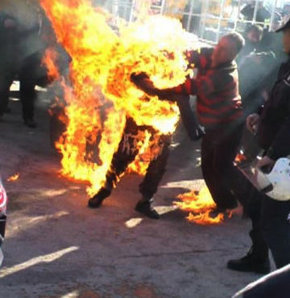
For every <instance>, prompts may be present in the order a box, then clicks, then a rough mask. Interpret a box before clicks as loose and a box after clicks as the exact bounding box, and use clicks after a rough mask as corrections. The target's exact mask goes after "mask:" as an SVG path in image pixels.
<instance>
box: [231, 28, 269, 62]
mask: <svg viewBox="0 0 290 298" xmlns="http://www.w3.org/2000/svg"><path fill="white" fill-rule="evenodd" d="M262 36H263V28H262V27H261V26H259V25H255V24H254V25H249V26H248V27H247V28H246V30H245V33H244V38H245V46H244V47H243V48H242V50H241V51H240V53H239V55H238V57H237V59H236V61H237V63H238V66H240V64H241V63H243V61H244V59H245V58H246V57H247V56H248V55H250V54H251V53H252V52H255V51H256V50H257V49H258V48H259V45H260V42H261V40H262Z"/></svg>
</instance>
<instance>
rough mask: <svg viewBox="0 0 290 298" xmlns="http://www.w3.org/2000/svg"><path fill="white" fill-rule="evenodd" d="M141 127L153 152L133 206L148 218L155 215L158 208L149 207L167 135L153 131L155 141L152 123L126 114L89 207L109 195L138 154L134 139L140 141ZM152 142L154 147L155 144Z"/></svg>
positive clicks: (165, 155)
mask: <svg viewBox="0 0 290 298" xmlns="http://www.w3.org/2000/svg"><path fill="white" fill-rule="evenodd" d="M145 131H148V132H151V141H153V142H152V143H153V144H152V146H151V152H152V151H157V152H156V154H155V156H154V157H153V159H151V161H150V163H149V166H148V168H147V170H146V174H145V177H144V179H143V181H142V183H141V184H140V185H139V191H140V193H141V195H142V198H141V200H140V201H139V202H138V203H137V205H136V207H135V210H136V211H138V212H141V213H143V214H144V215H146V216H148V217H150V218H153V219H158V218H159V214H158V212H157V211H156V210H155V209H154V208H153V207H152V203H153V195H154V194H155V193H156V191H157V188H158V184H159V182H160V181H161V179H162V177H163V174H164V172H165V167H166V163H167V159H168V155H169V145H170V135H159V136H158V134H157V136H158V140H157V141H156V139H155V137H154V135H155V134H156V133H157V132H156V131H155V130H154V129H153V128H152V127H150V126H138V125H137V124H136V123H135V121H134V120H133V119H132V118H127V121H126V126H125V129H124V133H123V137H122V139H121V141H120V143H119V147H118V150H117V152H116V153H115V154H114V155H113V159H112V163H111V168H110V170H109V171H108V172H107V175H106V183H105V186H103V187H102V188H101V189H100V190H99V191H98V192H97V193H96V194H95V195H94V196H93V197H92V198H91V199H89V201H88V206H89V207H90V208H99V207H100V206H101V205H102V203H103V201H104V200H105V199H106V198H107V197H109V196H110V194H111V192H112V190H113V188H114V187H115V186H116V184H117V182H118V181H119V179H120V176H121V175H122V174H123V173H125V171H126V170H127V168H128V166H129V164H130V163H131V162H133V161H134V160H135V157H136V156H137V155H138V153H139V149H138V146H137V143H138V142H140V141H141V142H142V139H143V138H144V132H145ZM156 144H157V146H158V148H156ZM154 147H155V148H154Z"/></svg>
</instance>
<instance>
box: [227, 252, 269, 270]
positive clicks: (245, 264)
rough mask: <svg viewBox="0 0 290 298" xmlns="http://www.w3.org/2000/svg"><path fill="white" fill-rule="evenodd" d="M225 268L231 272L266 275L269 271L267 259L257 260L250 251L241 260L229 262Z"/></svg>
mask: <svg viewBox="0 0 290 298" xmlns="http://www.w3.org/2000/svg"><path fill="white" fill-rule="evenodd" d="M227 267H228V268H229V269H231V270H236V271H242V272H255V273H261V274H267V273H269V272H270V270H271V268H270V261H269V258H268V257H267V258H266V259H265V258H258V257H257V256H255V255H254V254H253V253H252V251H251V250H250V252H249V253H248V254H247V255H246V256H244V257H243V258H241V259H235V260H229V261H228V264H227Z"/></svg>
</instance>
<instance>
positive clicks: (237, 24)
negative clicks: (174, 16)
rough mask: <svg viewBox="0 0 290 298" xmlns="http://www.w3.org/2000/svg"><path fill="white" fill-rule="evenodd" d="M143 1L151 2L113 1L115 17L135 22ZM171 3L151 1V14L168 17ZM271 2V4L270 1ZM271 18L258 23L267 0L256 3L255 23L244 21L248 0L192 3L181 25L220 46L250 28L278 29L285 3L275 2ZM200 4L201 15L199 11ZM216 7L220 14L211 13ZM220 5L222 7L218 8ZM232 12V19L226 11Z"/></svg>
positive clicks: (192, 0) (182, 12)
mask: <svg viewBox="0 0 290 298" xmlns="http://www.w3.org/2000/svg"><path fill="white" fill-rule="evenodd" d="M140 1H146V3H148V2H147V1H151V0H112V1H111V2H112V4H113V6H114V9H112V11H113V13H114V15H115V16H116V17H117V16H118V17H121V18H124V19H125V20H127V21H128V22H133V21H134V19H135V14H136V7H137V6H138V3H139V4H140ZM168 1H169V0H160V1H151V6H150V5H149V6H150V8H151V11H152V13H154V14H166V13H167V2H168ZM268 1H269V0H268ZM270 2H271V8H270V11H269V13H270V18H269V19H267V20H266V21H263V22H258V21H257V16H258V12H259V5H260V3H263V5H264V4H266V3H267V0H264V1H261V0H256V1H255V3H254V11H253V17H252V18H251V19H245V18H244V19H242V15H241V9H242V8H243V5H245V3H246V2H245V0H231V1H229V0H188V1H187V3H186V5H185V7H184V8H183V9H179V10H178V12H177V13H178V15H179V16H180V15H181V16H182V17H181V21H182V23H183V26H184V28H185V29H186V30H187V31H189V32H192V33H194V34H196V35H197V36H198V37H199V38H201V39H203V40H205V41H209V42H217V41H218V40H219V38H220V36H221V35H223V34H224V33H226V32H228V31H231V30H237V31H240V32H241V31H244V29H245V26H246V25H247V24H254V23H255V24H260V25H262V26H263V27H266V26H267V27H269V30H272V29H273V28H274V24H275V11H276V8H277V7H278V6H279V7H281V6H283V5H284V3H285V0H271V1H270ZM198 4H200V7H199V9H200V11H198V12H196V11H195V9H196V7H197V6H198ZM213 4H214V5H215V8H216V11H215V12H214V13H211V5H213ZM218 5H219V7H218ZM228 9H231V15H228V14H227V12H226V10H228Z"/></svg>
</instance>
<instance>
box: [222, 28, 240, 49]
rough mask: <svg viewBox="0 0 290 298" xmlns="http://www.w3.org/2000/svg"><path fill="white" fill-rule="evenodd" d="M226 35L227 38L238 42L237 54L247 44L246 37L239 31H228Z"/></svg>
mask: <svg viewBox="0 0 290 298" xmlns="http://www.w3.org/2000/svg"><path fill="white" fill-rule="evenodd" d="M224 37H225V38H227V39H230V40H231V41H233V42H234V43H235V44H236V47H237V54H238V53H239V52H240V50H241V49H242V48H243V46H244V45H245V39H244V37H243V36H242V35H241V34H240V33H238V32H235V31H233V32H231V33H228V34H227V35H225V36H224Z"/></svg>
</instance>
